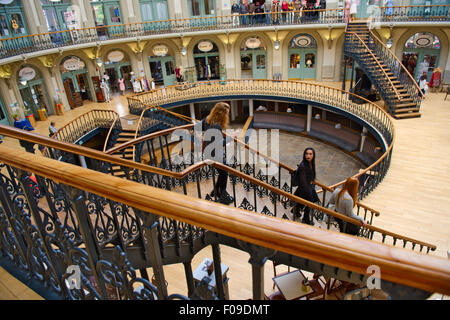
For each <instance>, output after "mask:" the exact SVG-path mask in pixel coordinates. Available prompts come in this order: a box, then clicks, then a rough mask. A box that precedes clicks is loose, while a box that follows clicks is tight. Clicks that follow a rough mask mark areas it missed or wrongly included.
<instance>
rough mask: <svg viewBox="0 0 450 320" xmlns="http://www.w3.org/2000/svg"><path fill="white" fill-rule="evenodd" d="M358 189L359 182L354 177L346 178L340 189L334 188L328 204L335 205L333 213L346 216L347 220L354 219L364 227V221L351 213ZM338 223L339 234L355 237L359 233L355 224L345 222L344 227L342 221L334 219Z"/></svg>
mask: <svg viewBox="0 0 450 320" xmlns="http://www.w3.org/2000/svg"><path fill="white" fill-rule="evenodd" d="M358 187H359V181H358V179H356V178H354V177H350V178H348V179H347V180H346V181H345V183H344V185H343V186H342V187H340V188H336V189H335V190H334V192H333V194H332V195H331V198H330V201H329V202H328V204H335V211H336V212H339V213H341V214H344V215H346V216H347V217H349V218H353V219H356V220H358V221H360V222H362V224H363V225H364V219H363V218H361V217H360V216H357V215H356V214H355V213H354V212H353V208H354V207H355V205H356V201H357V200H358ZM336 220H337V222H338V223H339V229H340V231H341V232H345V233H348V234H352V235H357V234H358V232H359V228H360V227H359V226H358V225H356V224H352V223H349V222H347V223H346V225H345V224H344V221H342V220H341V219H339V218H336Z"/></svg>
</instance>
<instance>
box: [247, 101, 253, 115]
mask: <svg viewBox="0 0 450 320" xmlns="http://www.w3.org/2000/svg"><path fill="white" fill-rule="evenodd" d="M248 116H249V117H253V99H250V100H248Z"/></svg>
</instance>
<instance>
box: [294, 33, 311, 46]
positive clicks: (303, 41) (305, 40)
mask: <svg viewBox="0 0 450 320" xmlns="http://www.w3.org/2000/svg"><path fill="white" fill-rule="evenodd" d="M294 43H295V45H296V46H298V47H307V46H309V45H310V44H311V39H310V38H309V37H306V36H299V37H297V38H295V39H294Z"/></svg>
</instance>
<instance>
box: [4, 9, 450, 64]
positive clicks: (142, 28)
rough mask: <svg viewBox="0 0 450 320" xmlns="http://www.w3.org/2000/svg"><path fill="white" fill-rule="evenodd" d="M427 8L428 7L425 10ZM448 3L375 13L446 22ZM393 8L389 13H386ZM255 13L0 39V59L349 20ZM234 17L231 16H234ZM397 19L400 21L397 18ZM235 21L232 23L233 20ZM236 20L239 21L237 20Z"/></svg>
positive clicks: (336, 14)
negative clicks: (187, 35) (158, 38)
mask: <svg viewBox="0 0 450 320" xmlns="http://www.w3.org/2000/svg"><path fill="white" fill-rule="evenodd" d="M427 8H428V9H430V10H428V9H427ZM448 8H449V5H443V6H409V7H392V8H388V7H382V8H381V11H377V12H376V13H374V14H378V16H379V19H380V21H381V22H385V21H394V20H395V21H449V19H450V17H449V15H448ZM390 9H392V14H391V15H390V14H388V13H389V12H390V11H389V10H390ZM291 13H293V14H292V15H290V14H286V19H284V18H283V17H284V15H283V13H282V12H279V13H277V14H274V13H254V14H245V15H238V17H237V19H236V17H234V16H233V15H225V16H210V17H194V18H188V19H177V20H161V21H146V22H138V23H132V24H117V25H110V26H101V27H92V28H82V29H72V30H62V31H54V32H48V33H40V34H32V35H27V36H21V37H15V38H7V39H1V40H0V58H7V57H13V56H18V55H21V54H26V53H31V52H37V51H45V50H49V49H55V48H59V47H67V46H78V45H89V44H92V45H94V44H98V43H101V42H104V41H108V40H117V39H130V40H133V41H134V40H136V39H137V40H142V39H143V38H145V37H147V36H154V35H161V34H168V35H170V34H173V35H174V36H177V37H178V36H179V34H180V33H188V32H196V31H204V30H208V31H214V30H235V29H245V28H254V27H265V26H270V27H273V26H277V27H278V26H290V25H302V24H327V25H330V24H341V23H342V24H344V23H346V22H347V19H348V12H347V11H346V9H311V10H309V9H308V10H303V9H302V10H300V11H294V12H291ZM291 17H292V18H291ZM233 18H234V19H233ZM399 19H400V20H399ZM233 21H234V23H233ZM238 21H239V22H238Z"/></svg>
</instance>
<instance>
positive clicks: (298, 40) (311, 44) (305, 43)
mask: <svg viewBox="0 0 450 320" xmlns="http://www.w3.org/2000/svg"><path fill="white" fill-rule="evenodd" d="M289 48H317V43H316V40H315V39H314V38H313V37H311V36H310V35H308V34H299V35H296V36H295V37H294V38H292V40H291V42H290V43H289Z"/></svg>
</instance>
